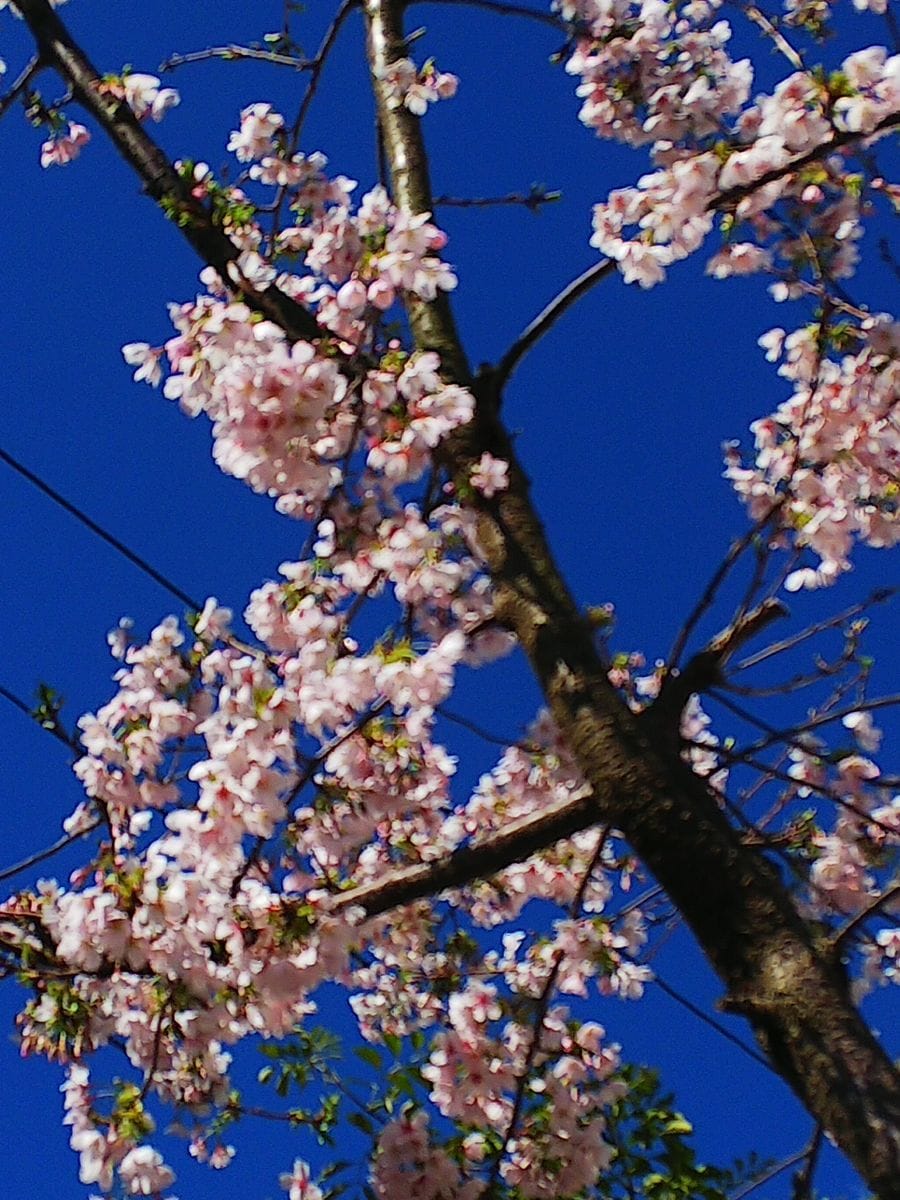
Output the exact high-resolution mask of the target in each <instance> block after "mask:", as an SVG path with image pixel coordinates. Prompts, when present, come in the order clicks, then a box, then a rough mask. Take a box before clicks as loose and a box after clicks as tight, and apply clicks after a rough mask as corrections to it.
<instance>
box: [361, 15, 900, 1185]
mask: <svg viewBox="0 0 900 1200" xmlns="http://www.w3.org/2000/svg"><path fill="white" fill-rule="evenodd" d="M365 13H366V22H367V31H368V47H369V57H370V67H371V69H372V75H373V79H374V84H375V92H376V100H377V104H378V111H379V118H380V122H381V126H382V129H383V131H384V137H385V144H386V148H387V159H388V162H389V163H390V165H391V170H392V177H393V187H394V192H395V199H396V201H397V203H398V204H400V205H401V206H403V207H405V208H408V209H409V210H411V211H413V212H423V211H427V210H429V209H430V208H431V189H430V183H429V178H428V167H427V158H426V153H425V147H424V145H423V141H422V136H421V129H420V126H419V123H418V121H417V119H416V118H415V117H413V116H412V115H411V114H410V113H408V112H407V111H406V110H405V109H403V108H394V107H392V106H391V103H390V98H389V95H388V93H387V90H386V88H385V87H384V86H383V85H382V84H381V83H380V77H381V74H382V72H383V69H384V68H385V67H387V66H388V65H389V64H390V63H391V62H392V61H394V60H395V59H397V58H400V57H402V46H403V24H402V4H401V3H400V2H399V0H366V3H365ZM409 317H410V324H411V328H412V331H413V335H414V337H415V340H416V343H417V345H418V346H419V347H420V348H422V349H425V348H428V349H434V350H437V351H438V352H439V353H440V354H441V357H442V360H443V363H444V369H445V371H446V373H447V374H448V375H449V376H451V377H453V378H455V379H456V380H457V381H458V382H460V383H470V382H471V377H470V374H469V371H468V367H467V363H466V357H465V354H464V351H463V349H462V347H461V345H460V343H459V339H458V337H457V335H456V331H455V327H454V324H453V317H452V314H451V312H450V308H449V304H448V303H447V302H446V300H445V299H443V298H442V299H441V300H440V301H439V302H436V303H434V304H427V303H423V302H418V303H415V304H411V305H410V307H409ZM475 387H476V392H477V393H479V395H478V399H479V404H478V407H477V412H476V417H475V420H474V421H473V422H472V423H471V424H470V425H468V426H465V427H463V428H462V429H460V430H459V431H457V432H456V433H455V434H454V435H453V437H452V438H451V439H450V440H449V442H448V443H447V445H446V446H445V448H444V451H443V453H444V459H445V463H446V465H447V467H448V470H450V471H451V473H452V474H453V475H454V476H463V477H466V476H467V475H468V473H469V472H470V471H471V469H472V467H473V465H474V463H475V462H476V461H477V460H478V458H479V457H480V455H481V454H482V452H483V451H484V450H489V451H490V452H491V453H493V454H494V455H496V456H497V457H500V458H504V459H506V460H507V461H508V462H509V464H510V471H509V478H510V486H509V488H508V490H507V491H505V492H502V493H500V494H498V495H497V496H496V497H494V498H493V499H491V500H485V499H483V498H481V497H476V498H475V499H474V500H473V503H474V504H476V505H477V507H478V510H479V512H478V515H479V528H478V534H479V542H480V544H481V546H482V547H483V549H484V552H485V556H486V560H487V564H488V568H489V570H490V573H491V576H492V579H493V581H494V588H495V592H494V596H495V612H496V615H497V617H498V619H499V620H500V621H501V622H502V623H503V624H505V625H507V626H508V627H509V628H510V629H512V630H513V631H514V632H515V633H516V634H517V636H518V638H519V641H520V643H521V645H522V647H523V649H524V650H525V652H526V654H527V655H528V657H529V660H530V661H531V664H532V668H533V670H534V672H535V675H536V677H537V679H538V681H539V683H540V685H541V688H542V690H543V692H544V695H545V697H546V699H547V702H548V705H549V707H550V710H551V712H552V714H553V717H554V719H555V721H556V723H557V726H558V727H559V729H560V731H561V733H562V734H563V736H564V738H565V740H566V742H567V744H568V746H569V748H570V750H571V751H572V753H573V754H574V755H575V757H576V760H577V761H578V763H579V766H580V767H581V769H582V771H583V772H584V775H585V777H586V778H587V780H588V782H589V783H590V785H591V787H592V789H593V793H594V802H595V804H596V811H597V818H598V820H601V821H603V822H604V823H609V824H612V825H614V826H616V827H617V828H619V829H621V830H622V831H623V832H624V834H625V836H626V837H627V838H628V839H629V841H630V842H631V844H632V845H633V847H634V849H635V850H636V851H637V853H638V854H639V855H640V856H641V858H642V859H643V860H644V862H645V863H646V864H647V866H648V867H649V868H650V869H651V870H652V871H653V873H654V874H655V875H656V877H657V879H658V880H659V881H660V883H661V884H662V885H663V886H664V887H665V889H666V891H667V892H668V894H669V896H670V897H671V899H672V900H673V901H674V903H675V904H677V905H678V907H679V909H680V910H681V912H682V914H683V915H684V917H685V919H686V920H687V921H688V923H689V924H690V926H691V928H692V929H693V931H694V933H695V935H696V937H697V939H698V940H699V942H700V944H701V946H702V947H703V949H704V950H705V952H706V954H707V956H708V957H709V959H710V962H711V963H712V965H713V966H714V968H715V969H716V971H717V972H718V974H719V976H720V977H721V979H722V981H723V983H724V984H725V987H726V990H727V1003H728V1005H729V1007H731V1008H732V1009H736V1010H738V1011H741V1012H743V1013H744V1014H745V1015H746V1016H747V1018H748V1019H749V1020H750V1022H751V1024H752V1025H753V1027H754V1030H755V1032H756V1035H757V1037H758V1038H759V1040H760V1042H761V1044H762V1045H763V1047H764V1048H765V1050H766V1052H767V1053H768V1055H769V1057H770V1058H771V1060H772V1062H773V1064H774V1065H775V1067H776V1068H777V1070H778V1071H779V1072H780V1073H781V1074H782V1076H783V1077H784V1078H785V1079H786V1080H787V1082H788V1083H790V1084H791V1086H792V1087H793V1088H794V1090H795V1091H796V1092H797V1094H798V1095H799V1096H800V1098H801V1100H802V1101H803V1102H804V1104H806V1106H807V1108H808V1109H809V1110H810V1112H811V1113H812V1114H813V1115H814V1116H815V1118H816V1119H817V1121H820V1122H821V1123H822V1125H823V1127H824V1128H825V1129H826V1130H827V1131H828V1132H829V1133H830V1134H831V1135H832V1137H833V1138H834V1139H835V1141H836V1142H837V1143H838V1144H839V1145H840V1146H841V1147H842V1148H843V1149H844V1151H845V1152H846V1153H847V1154H848V1156H849V1157H850V1158H851V1159H852V1160H853V1162H854V1163H855V1165H856V1166H857V1168H858V1170H859V1171H860V1173H861V1174H862V1175H863V1176H864V1177H865V1179H866V1180H867V1182H868V1183H869V1184H870V1186H871V1187H872V1188H873V1190H875V1191H876V1192H877V1193H878V1195H879V1196H880V1197H881V1198H882V1200H891V1198H894V1197H900V1182H898V1181H900V1079H898V1075H897V1072H896V1071H895V1069H894V1067H893V1065H892V1064H891V1062H890V1061H889V1060H888V1058H887V1056H886V1055H885V1054H884V1052H883V1051H882V1049H881V1047H880V1046H879V1045H878V1043H877V1042H876V1040H875V1038H874V1037H873V1035H872V1033H871V1031H870V1030H869V1029H868V1028H867V1027H866V1025H865V1023H864V1022H863V1021H862V1019H861V1018H860V1016H859V1014H858V1013H857V1011H856V1009H855V1008H854V1006H853V1003H852V1001H851V999H850V995H849V989H848V986H847V981H846V978H845V976H844V973H843V971H842V968H841V967H840V964H839V963H837V962H836V961H835V959H834V956H833V955H832V954H830V953H829V951H828V948H827V946H825V945H824V944H820V943H819V941H818V940H817V939H816V937H815V935H814V934H813V932H812V930H811V929H810V927H809V926H807V924H806V923H805V922H804V921H803V920H802V919H801V917H800V916H799V914H798V912H797V910H796V908H795V907H794V904H793V902H792V900H791V898H790V895H789V894H788V892H787V891H786V889H785V888H784V886H783V884H782V882H781V880H780V878H779V876H778V874H777V872H776V870H775V869H774V867H772V865H771V864H770V863H769V862H768V860H767V859H766V858H765V857H764V856H763V855H762V853H760V852H759V851H756V850H753V849H751V848H749V847H746V846H744V845H742V844H741V840H740V836H739V834H738V832H737V831H736V830H735V829H734V828H733V827H732V826H731V824H730V823H729V822H728V820H727V818H726V816H725V815H724V814H723V812H722V811H721V810H720V808H719V806H718V803H717V802H716V799H715V797H714V796H713V795H712V794H711V793H710V792H709V791H708V789H707V787H706V786H705V784H704V783H703V782H702V781H701V780H700V779H699V778H698V777H697V776H695V775H694V774H693V772H692V771H691V770H690V769H689V768H688V767H687V766H686V765H685V764H684V763H683V762H681V760H680V759H679V757H678V756H677V754H675V753H673V752H671V751H670V750H668V749H667V748H666V742H667V739H666V737H665V735H664V731H662V730H658V729H656V728H655V723H654V721H653V720H652V719H650V720H647V719H645V720H643V721H640V722H639V721H638V720H637V719H636V718H635V717H634V715H633V714H632V713H630V712H629V710H628V709H627V707H626V706H625V705H624V704H623V702H622V701H621V700H620V699H619V697H618V695H617V694H616V692H615V690H614V688H613V687H612V685H611V684H610V682H609V680H608V679H607V676H606V672H605V670H604V667H603V663H602V661H601V660H600V658H599V655H598V653H597V650H596V648H595V646H594V643H593V640H592V638H591V634H590V630H589V628H588V625H587V623H586V622H585V621H584V620H583V618H582V616H581V614H580V613H579V610H578V608H577V606H576V604H575V602H574V600H573V598H572V596H571V595H570V593H569V591H568V589H567V587H566V584H565V582H564V580H563V579H562V576H561V574H560V572H559V570H558V568H557V566H556V564H555V562H554V561H553V557H552V555H551V553H550V549H549V546H548V544H547V541H546V537H545V535H544V531H543V529H542V527H541V524H540V521H539V519H538V517H537V515H536V513H535V511H534V509H533V507H532V504H531V501H530V497H529V488H528V481H527V479H526V477H525V475H524V472H523V471H522V468H521V466H520V465H519V463H518V460H517V458H516V455H515V451H514V447H513V445H512V442H511V440H510V438H509V436H508V434H507V432H506V430H505V429H504V428H503V426H502V424H501V423H500V421H499V418H498V415H497V406H496V394H495V393H492V392H491V390H490V381H489V379H485V380H479V381H476V384H475Z"/></svg>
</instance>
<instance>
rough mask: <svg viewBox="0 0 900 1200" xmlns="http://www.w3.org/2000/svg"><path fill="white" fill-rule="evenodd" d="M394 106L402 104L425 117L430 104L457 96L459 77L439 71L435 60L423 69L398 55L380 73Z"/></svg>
mask: <svg viewBox="0 0 900 1200" xmlns="http://www.w3.org/2000/svg"><path fill="white" fill-rule="evenodd" d="M378 77H379V79H381V80H382V82H383V84H384V87H385V89H386V90H387V95H388V103H389V104H390V105H391V107H393V108H399V107H400V106H401V105H403V106H404V107H405V108H408V109H409V111H410V112H411V113H412V114H413V115H414V116H416V117H423V116H424V115H425V113H426V112H427V111H428V105H429V104H435V103H436V102H437V101H438V100H449V99H451V97H453V96H455V95H456V89H457V88H458V87H459V80H458V79H457V77H456V76H455V75H451V74H449V72H447V71H439V70H438V69H437V67H436V66H435V65H434V59H429V60H428V62H426V63H425V65H424V66H423V67H421V68H419V67H417V66H416V64H415V63H414V62H413V61H412V59H409V58H398V59H397V60H396V61H395V62H392V63H391V64H390V65H389V66H388V67H386V68H385V69H384V70H383V71H382V72H380V74H379V76H378Z"/></svg>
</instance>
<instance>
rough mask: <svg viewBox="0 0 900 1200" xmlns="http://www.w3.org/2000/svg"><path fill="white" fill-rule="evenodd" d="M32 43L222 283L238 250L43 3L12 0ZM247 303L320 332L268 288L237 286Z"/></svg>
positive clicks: (305, 330)
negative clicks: (107, 93)
mask: <svg viewBox="0 0 900 1200" xmlns="http://www.w3.org/2000/svg"><path fill="white" fill-rule="evenodd" d="M16 6H17V8H18V9H19V12H20V13H21V14H22V17H23V18H24V20H25V22H26V23H27V25H28V27H29V28H30V30H31V32H32V34H33V35H34V39H35V41H36V42H37V46H38V53H39V56H40V58H41V60H42V61H43V62H44V63H45V64H46V65H47V66H50V67H52V68H53V69H54V70H55V71H56V72H57V73H58V74H59V75H60V76H61V77H62V79H63V80H64V81H65V83H66V84H67V85H68V86H69V87H70V88H71V90H72V94H73V96H74V98H75V99H76V100H77V101H78V103H79V104H81V106H82V107H83V108H84V109H85V110H86V111H87V112H88V113H90V115H91V116H92V117H93V118H94V119H95V120H96V121H97V122H98V124H99V125H100V126H101V127H102V128H103V130H104V131H105V133H106V134H107V136H108V137H109V139H110V141H111V142H112V143H113V145H114V146H115V147H116V149H117V150H118V152H119V153H120V154H121V155H122V157H123V158H124V159H125V161H126V162H127V163H128V164H129V165H130V166H131V167H132V168H133V169H134V170H135V171H136V172H137V174H138V175H139V176H140V178H141V179H142V180H143V183H144V190H145V191H146V193H147V195H148V196H150V197H151V199H153V200H155V201H156V203H157V204H158V205H160V207H161V208H162V209H163V211H164V212H166V213H167V215H169V216H173V217H175V218H176V219H177V222H178V226H179V228H180V229H181V232H182V233H183V235H184V237H185V238H186V239H187V241H188V242H189V243H190V244H191V246H192V247H193V248H194V250H196V252H197V254H199V255H200V257H201V259H202V260H203V261H204V262H206V263H209V265H210V266H212V267H214V268H215V269H216V271H218V273H219V274H220V275H221V276H222V278H223V279H228V278H229V274H228V266H229V264H230V263H234V262H236V260H237V258H238V256H239V253H240V252H239V250H238V248H237V247H236V246H235V245H234V244H233V242H232V241H231V239H230V238H229V237H228V236H227V235H226V234H225V233H223V231H222V230H221V229H220V228H218V227H217V226H216V225H215V224H214V223H213V219H212V215H211V213H210V212H209V210H208V209H206V208H204V206H203V205H202V204H201V203H200V202H199V201H197V200H195V199H194V197H193V196H192V195H191V194H190V191H189V189H188V188H187V186H186V185H185V183H184V181H183V180H182V179H181V178H180V177H179V175H178V173H177V172H176V170H175V168H174V167H173V166H172V164H171V163H170V162H169V160H168V158H166V156H165V154H164V153H163V151H162V150H161V149H160V147H159V146H158V145H157V143H156V142H154V141H153V139H152V138H151V137H150V136H149V135H148V134H147V132H146V131H145V129H144V127H143V126H142V125H141V124H140V122H139V121H138V120H137V118H136V117H135V115H134V113H132V111H131V109H130V108H129V107H128V105H127V104H125V103H124V102H120V101H118V100H110V99H109V98H108V97H107V96H104V95H103V93H102V92H101V91H100V88H99V84H100V76H99V73H98V71H97V69H96V67H94V65H93V64H92V63H91V61H90V60H89V59H88V57H87V56H86V55H85V53H84V51H83V50H82V49H81V47H80V46H78V44H77V43H76V42H75V41H74V40H73V38H72V36H71V34H70V33H69V31H68V29H66V27H65V25H63V23H62V21H61V20H60V19H59V17H58V16H57V15H56V13H55V12H54V10H53V9H52V8H51V7H50V5H49V4H48V2H47V0H16ZM241 290H242V292H243V295H244V298H245V299H246V301H247V303H248V304H249V305H250V306H251V307H252V308H254V309H256V311H257V312H261V313H263V315H264V316H266V317H268V318H269V319H270V320H272V321H275V322H276V323H277V324H278V325H280V326H281V328H282V329H284V330H285V331H286V332H288V333H289V334H290V335H291V336H293V337H295V338H298V339H299V338H316V337H319V336H321V332H322V331H321V330H320V329H319V327H318V325H317V324H316V320H315V318H314V317H313V315H312V314H311V313H310V312H308V311H307V310H306V309H305V308H303V307H302V305H300V304H298V303H297V302H296V301H295V300H292V299H291V298H290V297H289V296H286V295H285V294H284V293H283V292H280V291H279V290H278V288H276V287H274V286H272V287H269V288H267V289H266V290H265V291H264V292H256V291H254V290H253V288H252V287H250V286H249V284H246V283H242V285H241Z"/></svg>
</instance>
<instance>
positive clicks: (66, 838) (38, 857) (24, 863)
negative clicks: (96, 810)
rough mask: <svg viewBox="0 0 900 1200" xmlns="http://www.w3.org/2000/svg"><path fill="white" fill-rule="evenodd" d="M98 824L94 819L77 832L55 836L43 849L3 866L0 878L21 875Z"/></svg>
mask: <svg viewBox="0 0 900 1200" xmlns="http://www.w3.org/2000/svg"><path fill="white" fill-rule="evenodd" d="M99 824H101V822H100V821H94V823H93V824H92V825H88V826H86V827H85V828H84V829H79V831H78V832H77V833H65V834H63V836H62V837H59V838H57V839H56V841H55V842H53V844H52V845H50V846H46V847H45V848H44V849H43V850H38V851H37V853H35V854H29V856H28V857H27V858H23V859H21V860H20V861H19V862H17V863H13V865H12V866H11V867H4V868H3V870H2V871H0V880H5V879H12V877H13V876H14V875H21V873H22V872H23V871H27V870H28V869H29V868H30V867H36V866H37V865H38V863H42V862H45V861H46V860H47V859H48V858H52V857H53V855H54V854H58V853H59V852H60V850H65V848H66V846H71V845H72V843H73V842H77V841H78V839H79V838H81V837H84V836H85V835H86V834H88V833H92V832H93V831H94V830H95V829H96V828H97V826H98V825H99Z"/></svg>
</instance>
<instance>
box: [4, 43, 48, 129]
mask: <svg viewBox="0 0 900 1200" xmlns="http://www.w3.org/2000/svg"><path fill="white" fill-rule="evenodd" d="M46 65H47V64H46V63H45V62H44V61H43V59H42V58H41V56H40V54H35V56H34V58H32V59H31V61H30V62H29V63H28V64H27V65H26V66H25V68H24V70H23V71H22V72H21V74H20V75H19V76H18V78H17V79H16V80H15V81H14V82H13V85H12V87H11V88H10V89H9V91H8V92H7V93H6V95H5V96H0V118H2V117H5V116H6V114H7V113H8V112H9V110H10V109H11V108H12V106H13V105H14V104H15V102H16V100H17V99H18V98H19V96H21V94H22V93H23V92H24V91H25V90H26V89H27V88H28V85H29V84H30V83H31V81H32V79H34V78H35V77H36V76H37V75H39V74H40V73H41V71H43V70H44V68H45V66H46Z"/></svg>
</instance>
